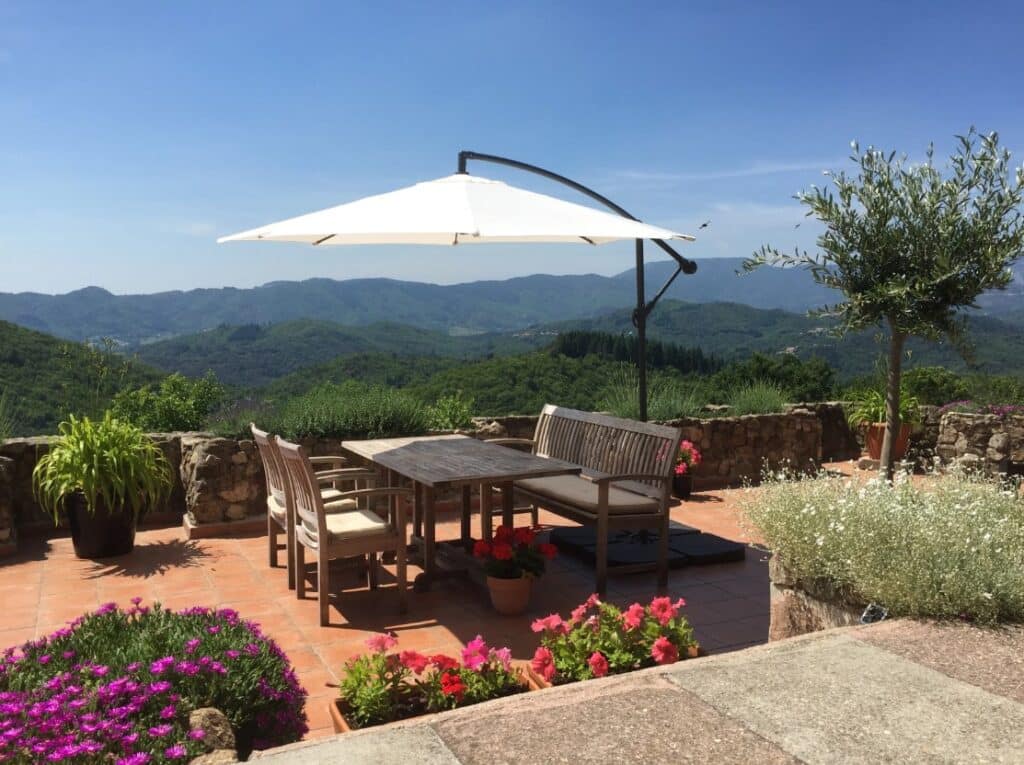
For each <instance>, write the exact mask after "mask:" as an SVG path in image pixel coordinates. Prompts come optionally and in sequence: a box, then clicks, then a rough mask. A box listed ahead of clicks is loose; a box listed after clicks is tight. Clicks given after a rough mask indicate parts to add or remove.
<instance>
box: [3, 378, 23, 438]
mask: <svg viewBox="0 0 1024 765" xmlns="http://www.w3.org/2000/svg"><path fill="white" fill-rule="evenodd" d="M20 430H21V426H20V425H19V424H18V414H17V412H15V411H14V400H13V399H12V398H11V397H10V396H9V395H8V393H7V391H3V392H0V443H2V442H3V441H4V440H6V439H8V438H13V437H14V436H16V435H18V433H19V432H20Z"/></svg>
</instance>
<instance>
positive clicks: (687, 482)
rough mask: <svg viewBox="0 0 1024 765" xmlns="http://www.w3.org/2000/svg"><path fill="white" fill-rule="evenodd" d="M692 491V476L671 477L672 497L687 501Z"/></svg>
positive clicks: (687, 474)
mask: <svg viewBox="0 0 1024 765" xmlns="http://www.w3.org/2000/svg"><path fill="white" fill-rule="evenodd" d="M692 491H693V476H692V475H690V474H689V473H683V474H682V475H673V476H672V496H673V497H675V498H676V499H689V498H690V493H691V492H692Z"/></svg>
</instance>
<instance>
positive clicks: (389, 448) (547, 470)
mask: <svg viewBox="0 0 1024 765" xmlns="http://www.w3.org/2000/svg"><path fill="white" fill-rule="evenodd" d="M341 448H342V449H344V450H346V451H349V452H352V453H353V454H355V455H357V456H359V457H363V458H364V459H367V460H370V461H371V462H373V463H375V464H377V465H380V466H381V467H385V468H388V469H389V470H394V471H395V472H396V473H398V474H399V475H402V476H405V477H406V478H410V479H412V480H413V481H416V482H417V483H421V484H423V485H424V486H430V487H434V488H436V487H441V486H447V485H454V484H466V483H481V482H484V483H500V482H502V481H517V480H520V479H523V478H543V477H545V476H552V475H571V474H575V473H579V472H580V467H579V465H573V464H572V463H570V462H562V461H561V460H553V459H547V458H544V457H535V456H534V455H532V454H529V453H527V452H521V451H518V450H516V449H510V448H509V447H507V446H499V445H498V444H489V443H487V442H485V441H480V440H479V439H476V438H470V437H468V436H458V435H449V436H416V437H410V438H378V439H371V440H367V441H342V443H341Z"/></svg>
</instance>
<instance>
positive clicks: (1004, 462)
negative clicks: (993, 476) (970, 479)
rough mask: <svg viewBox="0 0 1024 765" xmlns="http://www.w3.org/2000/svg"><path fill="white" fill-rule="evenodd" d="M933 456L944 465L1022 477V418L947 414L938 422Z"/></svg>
mask: <svg viewBox="0 0 1024 765" xmlns="http://www.w3.org/2000/svg"><path fill="white" fill-rule="evenodd" d="M935 452H936V454H937V456H938V457H939V458H940V459H941V460H942V461H943V462H944V463H947V464H954V463H955V464H958V465H960V466H962V467H966V468H969V469H972V470H982V471H984V472H987V473H1009V474H1015V475H1021V474H1024V415H1022V414H1013V415H1007V416H1005V417H1000V416H998V415H994V414H967V413H964V412H946V413H945V414H943V415H942V419H941V420H940V422H939V428H938V438H937V446H936V447H935Z"/></svg>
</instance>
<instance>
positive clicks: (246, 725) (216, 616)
mask: <svg viewBox="0 0 1024 765" xmlns="http://www.w3.org/2000/svg"><path fill="white" fill-rule="evenodd" d="M132 603H133V605H132V607H131V608H130V609H120V608H118V607H117V606H116V605H115V604H114V603H108V604H106V605H104V606H102V607H100V608H99V609H98V610H97V611H95V612H94V613H90V614H87V615H85V616H82V617H80V618H78V619H76V620H75V621H73V622H71V623H70V624H69V626H68V627H66V628H64V629H60V630H57V631H56V632H54V633H53V634H51V635H49V636H47V637H44V638H40V639H39V640H35V641H31V642H28V643H25V644H24V645H22V646H20V647H16V648H8V649H7V650H6V651H4V653H3V655H2V656H0V762H15V763H37V762H74V763H105V764H113V763H116V764H117V765H145V764H146V763H168V762H169V763H177V762H181V763H184V762H188V761H189V760H190V759H192V758H194V757H196V756H198V755H201V754H204V753H205V752H207V751H208V750H209V748H210V747H208V746H207V745H206V743H205V742H204V737H205V734H204V732H203V731H202V730H198V729H197V730H192V729H190V727H189V722H188V719H189V713H190V712H192V711H193V710H194V709H198V708H200V707H215V708H217V709H219V710H220V711H222V712H223V713H224V714H225V715H226V716H227V718H228V720H229V721H230V723H231V727H232V729H233V730H234V733H235V737H236V741H237V744H238V748H239V750H240V752H241V753H242V755H243V756H247V755H248V753H249V752H250V751H251V750H252V749H254V748H256V749H263V748H267V747H271V746H278V745H280V744H286V743H290V742H292V741H298V740H299V739H300V738H302V736H303V734H304V733H305V732H306V730H307V725H306V715H305V711H304V706H305V700H306V692H305V691H304V690H303V689H302V687H301V686H300V685H299V683H298V680H297V678H296V676H295V672H294V671H293V669H292V667H291V664H290V663H289V662H288V659H287V657H285V655H284V653H282V652H281V649H280V648H278V647H277V645H276V644H275V643H274V641H272V640H270V639H269V638H267V637H265V636H264V635H263V634H262V632H261V631H260V629H259V626H258V625H257V624H254V623H252V622H249V621H245V620H243V619H241V618H239V616H238V614H237V613H236V612H235V611H232V610H230V609H221V610H219V611H215V610H212V609H208V608H201V607H195V608H190V609H187V610H184V611H180V612H177V613H175V612H172V611H168V610H165V609H163V608H161V607H160V605H159V604H156V605H154V606H153V607H152V608H150V607H148V606H143V605H141V601H140V599H139V598H133V599H132Z"/></svg>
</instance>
